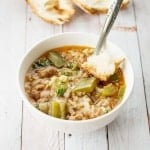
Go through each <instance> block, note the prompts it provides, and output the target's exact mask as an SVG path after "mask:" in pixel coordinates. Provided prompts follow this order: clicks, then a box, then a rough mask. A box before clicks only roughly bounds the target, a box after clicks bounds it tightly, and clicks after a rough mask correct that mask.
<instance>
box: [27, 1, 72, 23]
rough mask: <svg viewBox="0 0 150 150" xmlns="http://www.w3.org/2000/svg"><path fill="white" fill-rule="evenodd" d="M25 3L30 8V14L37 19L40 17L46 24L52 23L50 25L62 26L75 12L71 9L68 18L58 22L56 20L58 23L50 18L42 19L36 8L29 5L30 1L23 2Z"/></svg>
mask: <svg viewBox="0 0 150 150" xmlns="http://www.w3.org/2000/svg"><path fill="white" fill-rule="evenodd" d="M25 1H26V2H27V4H28V5H29V6H30V7H31V9H32V12H33V13H34V14H35V15H37V16H38V17H40V18H41V19H42V20H44V21H46V22H47V23H52V24H64V23H66V22H68V21H69V20H70V19H71V17H72V16H73V15H74V13H75V10H74V9H73V8H72V10H71V11H70V12H68V17H67V19H66V18H63V17H62V18H61V19H60V20H59V19H58V21H56V20H53V19H50V18H46V17H44V16H43V15H42V14H40V13H39V12H38V10H37V8H36V7H34V5H33V4H32V3H31V1H30V0H25Z"/></svg>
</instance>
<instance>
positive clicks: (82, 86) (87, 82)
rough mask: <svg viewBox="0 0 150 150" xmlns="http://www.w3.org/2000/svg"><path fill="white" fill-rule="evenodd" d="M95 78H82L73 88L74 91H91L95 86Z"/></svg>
mask: <svg viewBox="0 0 150 150" xmlns="http://www.w3.org/2000/svg"><path fill="white" fill-rule="evenodd" d="M96 83H97V81H96V78H94V77H91V78H83V79H81V81H80V82H79V83H78V84H77V85H76V86H75V88H74V89H73V91H74V92H92V91H93V90H94V88H95V87H96Z"/></svg>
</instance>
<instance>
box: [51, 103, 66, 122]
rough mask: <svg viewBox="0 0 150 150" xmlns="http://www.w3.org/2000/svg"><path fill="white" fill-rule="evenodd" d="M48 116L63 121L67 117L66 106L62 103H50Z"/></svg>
mask: <svg viewBox="0 0 150 150" xmlns="http://www.w3.org/2000/svg"><path fill="white" fill-rule="evenodd" d="M49 115H52V116H53V117H56V118H62V119H65V118H66V115H67V104H66V103H64V102H57V101H52V102H51V112H50V113H49Z"/></svg>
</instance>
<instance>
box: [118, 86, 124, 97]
mask: <svg viewBox="0 0 150 150" xmlns="http://www.w3.org/2000/svg"><path fill="white" fill-rule="evenodd" d="M125 89H126V87H125V85H122V86H120V88H119V92H118V98H120V99H121V98H122V97H123V95H124V92H125Z"/></svg>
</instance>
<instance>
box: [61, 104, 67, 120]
mask: <svg viewBox="0 0 150 150" xmlns="http://www.w3.org/2000/svg"><path fill="white" fill-rule="evenodd" d="M60 111H61V118H62V119H66V115H67V104H66V103H64V102H60Z"/></svg>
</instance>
